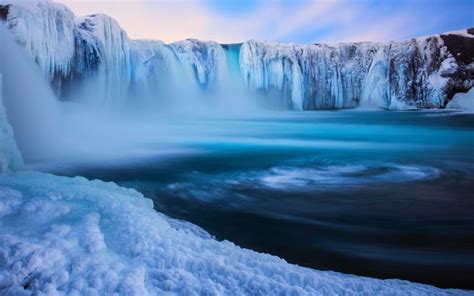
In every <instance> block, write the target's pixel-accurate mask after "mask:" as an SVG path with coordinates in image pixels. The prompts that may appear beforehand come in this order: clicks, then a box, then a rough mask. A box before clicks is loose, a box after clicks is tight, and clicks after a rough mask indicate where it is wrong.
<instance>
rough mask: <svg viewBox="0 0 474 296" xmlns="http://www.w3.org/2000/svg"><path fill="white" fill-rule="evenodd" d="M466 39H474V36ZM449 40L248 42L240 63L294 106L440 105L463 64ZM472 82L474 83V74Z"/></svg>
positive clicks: (255, 83)
mask: <svg viewBox="0 0 474 296" xmlns="http://www.w3.org/2000/svg"><path fill="white" fill-rule="evenodd" d="M466 32H467V31H466ZM453 34H456V33H453ZM459 34H461V33H459ZM462 38H465V39H468V40H469V41H468V43H469V44H472V43H473V42H474V35H468V34H467V33H466V34H464V35H463V37H462ZM444 39H445V36H444V35H441V36H428V37H420V38H417V39H411V40H406V41H399V42H390V43H387V44H382V43H369V42H362V43H340V44H337V45H333V46H330V45H324V44H309V45H299V44H278V43H268V42H256V41H248V42H245V43H244V44H243V46H242V50H241V52H240V59H241V64H240V65H241V70H242V73H243V76H244V79H245V82H246V83H247V85H248V86H249V87H250V88H251V89H257V90H261V91H264V92H270V91H271V90H272V89H273V90H276V91H277V93H279V94H280V95H281V100H283V101H284V104H286V105H289V106H291V107H292V108H293V109H340V108H351V107H356V106H358V105H376V106H378V107H382V108H386V109H395V110H397V109H407V108H440V107H443V106H444V104H445V101H447V100H449V99H450V98H448V96H447V91H448V89H449V85H450V83H454V82H451V81H450V80H452V78H451V76H453V75H454V74H455V73H457V71H458V67H459V65H458V61H457V60H456V58H455V57H454V56H453V55H452V53H451V52H450V48H449V46H446V45H445V43H444ZM468 50H469V47H468V46H466V47H464V48H463V51H468ZM466 84H467V85H473V84H474V76H473V75H472V73H471V75H470V77H468V81H467V82H466Z"/></svg>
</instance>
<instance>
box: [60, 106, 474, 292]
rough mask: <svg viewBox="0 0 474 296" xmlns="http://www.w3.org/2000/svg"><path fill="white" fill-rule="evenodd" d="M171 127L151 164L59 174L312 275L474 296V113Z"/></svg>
mask: <svg viewBox="0 0 474 296" xmlns="http://www.w3.org/2000/svg"><path fill="white" fill-rule="evenodd" d="M160 124H162V125H163V126H164V127H163V129H169V130H172V131H173V132H172V133H167V136H166V137H163V136H160V134H159V133H157V134H156V138H153V137H151V139H150V138H148V139H147V140H146V141H142V142H137V143H136V146H137V149H138V148H139V149H141V150H140V151H143V153H142V154H141V155H142V156H140V157H137V156H136V154H134V157H133V158H130V159H128V160H127V161H125V162H108V163H103V164H100V165H99V164H96V165H93V166H81V167H69V168H68V169H65V168H63V169H61V170H56V171H55V172H56V173H60V174H65V175H76V174H78V175H83V176H86V177H89V178H99V179H103V180H109V181H115V182H117V183H119V184H121V185H124V186H128V187H133V188H136V189H137V190H139V191H141V192H142V193H144V194H145V195H146V196H147V197H149V198H152V199H153V201H154V203H155V208H156V209H157V210H158V211H160V212H163V213H165V214H167V215H169V216H172V217H175V218H179V219H184V220H187V221H191V222H193V223H195V224H197V225H199V226H201V227H203V228H204V229H206V230H207V231H208V232H210V233H211V234H213V235H215V236H216V237H217V238H218V239H227V240H230V241H232V242H234V243H236V244H238V245H240V246H242V247H247V248H250V249H254V250H257V251H261V252H266V253H270V254H274V255H277V256H279V257H282V258H284V259H286V260H287V261H289V262H292V263H296V264H299V265H303V266H308V267H312V268H317V269H325V270H334V271H340V272H345V273H353V274H358V275H366V276H372V277H379V278H401V279H407V280H411V281H416V282H423V283H429V284H433V285H436V286H441V287H460V288H474V284H473V283H472V282H471V281H470V275H472V274H474V215H473V213H474V199H473V196H472V188H473V185H474V151H473V150H474V149H473V148H474V116H473V115H463V114H459V115H453V114H449V113H446V112H368V111H367V112H362V111H359V112H356V111H339V112H299V113H297V112H281V113H269V114H264V115H258V116H247V117H244V118H232V119H222V118H213V119H194V120H191V119H189V120H168V121H166V122H162V123H160ZM132 144H133V143H132ZM164 147H166V149H165V148H164ZM162 150H166V151H168V152H170V153H168V154H167V155H166V156H163V155H162V154H160V153H159V152H160V151H162ZM145 152H146V153H145ZM154 152H157V153H156V154H155V153H154Z"/></svg>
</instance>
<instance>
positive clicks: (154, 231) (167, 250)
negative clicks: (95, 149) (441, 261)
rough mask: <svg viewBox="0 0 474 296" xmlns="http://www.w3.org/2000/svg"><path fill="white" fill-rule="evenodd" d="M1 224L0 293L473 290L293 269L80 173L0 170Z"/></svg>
mask: <svg viewBox="0 0 474 296" xmlns="http://www.w3.org/2000/svg"><path fill="white" fill-rule="evenodd" d="M18 221H28V222H29V223H18ZM0 223H1V227H0V292H1V293H2V294H3V293H5V294H10V295H26V294H29V293H33V294H48V295H52V294H57V293H59V294H67V295H82V294H90V295H93V294H114V293H118V294H123V295H150V294H151V295H156V294H157V295H159V294H163V292H165V291H166V292H173V293H177V294H180V295H182V294H186V295H203V294H206V295H248V294H252V295H253V294H260V295H277V294H278V295H279V294H287V295H342V294H344V295H373V294H384V295H434V294H436V295H469V294H470V292H468V291H462V290H442V289H437V288H435V287H432V286H428V285H422V284H415V283H410V282H407V281H401V280H377V279H370V278H365V277H357V276H350V275H344V274H339V273H335V272H322V271H316V270H312V269H308V268H303V267H299V266H296V265H291V264H288V263H286V262H285V261H284V260H282V259H279V258H277V257H274V256H270V255H265V254H260V253H257V252H254V251H251V250H247V249H242V248H239V247H237V246H235V245H234V244H232V243H230V242H228V241H223V242H218V241H216V240H215V239H213V238H212V237H210V236H209V235H208V234H207V233H205V232H204V231H203V230H200V229H199V228H197V227H195V226H193V225H191V224H187V223H177V222H176V221H174V220H172V219H169V218H167V217H166V216H164V215H161V214H159V213H157V212H156V211H155V210H154V209H153V203H152V201H151V200H149V199H146V198H145V197H144V196H142V195H141V194H140V193H138V192H136V191H134V190H132V189H126V188H122V187H119V186H117V185H115V184H113V183H105V182H101V181H97V180H96V181H89V180H86V179H84V178H80V177H76V178H66V177H56V176H52V175H47V174H42V173H26V172H25V173H8V174H4V175H1V176H0Z"/></svg>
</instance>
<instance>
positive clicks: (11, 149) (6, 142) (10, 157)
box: [0, 73, 22, 174]
mask: <svg viewBox="0 0 474 296" xmlns="http://www.w3.org/2000/svg"><path fill="white" fill-rule="evenodd" d="M2 93H3V91H2V74H1V73H0V174H1V173H3V172H6V171H9V170H12V169H16V168H18V167H19V166H20V165H21V164H22V159H21V155H20V152H19V150H18V147H17V146H16V143H15V139H14V138H13V130H12V127H11V126H10V124H9V123H8V120H7V114H6V112H5V108H4V107H3V103H2V102H3V98H2V97H3V95H2Z"/></svg>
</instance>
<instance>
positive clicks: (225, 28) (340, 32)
mask: <svg viewBox="0 0 474 296" xmlns="http://www.w3.org/2000/svg"><path fill="white" fill-rule="evenodd" d="M59 1H60V2H62V3H64V4H66V5H67V6H69V7H70V8H71V9H72V10H73V11H74V12H75V13H76V15H79V16H80V15H86V14H93V13H105V14H108V15H110V16H112V17H114V18H115V19H117V20H118V21H119V23H120V24H121V25H122V27H123V28H124V29H125V30H126V31H127V32H128V34H129V36H130V37H132V38H149V39H160V40H163V41H165V42H173V41H177V40H182V39H186V38H197V39H202V40H215V41H218V42H221V43H235V42H242V41H245V40H249V39H257V40H268V41H279V42H292V41H293V42H331V43H335V42H342V41H386V40H394V39H404V38H408V37H414V36H416V35H419V34H432V33H438V32H441V31H447V30H453V29H459V28H461V27H453V26H454V25H453V24H451V25H450V27H449V26H448V24H450V22H453V20H459V19H462V20H463V21H464V23H466V22H467V23H469V22H472V17H471V18H469V15H468V14H466V13H465V12H464V14H463V15H461V14H459V13H463V12H462V10H463V9H464V10H466V9H465V8H462V7H461V5H460V4H459V5H458V6H459V7H458V6H456V5H452V4H450V2H449V1H447V0H437V1H434V2H433V3H436V4H437V5H431V4H430V3H432V2H430V1H428V0H416V1H410V0H400V1H390V0H389V1H383V2H377V1H373V0H360V1H349V0H294V1H284V0H273V1H272V0H255V1H253V2H251V1H250V0H247V1H243V2H239V1H237V2H234V3H232V4H230V3H229V2H228V1H227V2H226V1H223V0H222V1H220V2H218V1H211V0H177V1H170V0H120V1H97V0H59ZM462 1H465V0H459V2H458V3H461V2H462ZM463 3H464V6H467V8H469V6H472V2H469V0H466V1H465V2H463ZM239 5H240V6H239ZM243 6H244V7H243ZM447 11H449V14H448V13H447ZM460 11H461V12H460ZM460 15H461V17H460ZM427 16H431V17H427ZM471 16H472V15H471ZM458 23H460V21H458ZM461 23H462V22H461ZM468 25H469V24H468ZM468 25H466V26H468ZM444 27H446V29H440V28H444ZM448 27H449V28H448ZM439 30H441V31H439Z"/></svg>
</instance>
